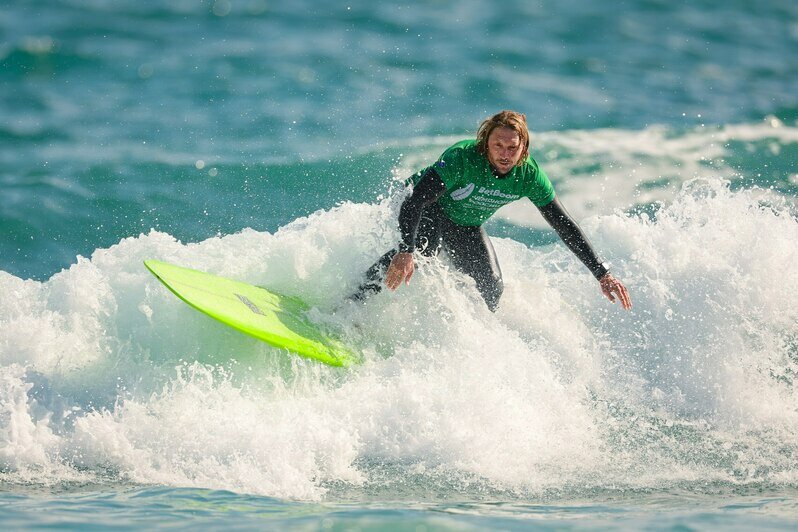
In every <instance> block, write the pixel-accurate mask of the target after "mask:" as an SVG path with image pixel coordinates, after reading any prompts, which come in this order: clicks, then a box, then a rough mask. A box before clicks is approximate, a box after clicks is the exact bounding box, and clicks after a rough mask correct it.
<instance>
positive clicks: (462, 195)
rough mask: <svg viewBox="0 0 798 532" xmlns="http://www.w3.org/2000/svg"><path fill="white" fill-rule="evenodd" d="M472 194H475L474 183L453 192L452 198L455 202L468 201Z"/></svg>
mask: <svg viewBox="0 0 798 532" xmlns="http://www.w3.org/2000/svg"><path fill="white" fill-rule="evenodd" d="M472 192H474V183H469V184H467V185H466V186H464V187H463V188H458V189H457V190H455V191H453V192H452V193H451V194H450V196H451V197H452V199H453V200H454V201H460V200H464V199H466V198H467V197H468V196H470V195H471V193H472Z"/></svg>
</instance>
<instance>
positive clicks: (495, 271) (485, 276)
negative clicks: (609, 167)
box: [353, 167, 608, 311]
mask: <svg viewBox="0 0 798 532" xmlns="http://www.w3.org/2000/svg"><path fill="white" fill-rule="evenodd" d="M496 178H497V179H502V176H500V175H496ZM445 192H446V185H445V184H444V183H443V181H442V180H441V178H440V176H439V175H438V174H437V172H436V171H435V168H434V167H430V168H428V169H427V171H426V172H425V173H424V175H423V176H422V177H421V179H420V180H419V181H418V183H417V184H416V186H415V187H414V189H413V193H412V194H411V195H410V196H409V197H408V198H407V199H406V200H405V201H404V203H402V206H401V208H400V210H399V229H400V232H401V235H402V240H401V242H400V243H399V246H398V248H397V249H393V250H391V251H389V252H388V253H386V254H385V255H383V256H382V257H381V258H380V260H378V261H377V262H376V263H375V264H374V265H373V266H372V267H371V268H369V270H368V271H367V272H366V282H364V283H363V284H361V285H360V287H359V289H358V291H357V293H355V295H354V296H353V297H354V298H355V299H365V298H366V297H368V295H369V294H370V293H377V292H379V291H380V290H381V289H382V282H383V277H384V276H385V272H386V270H387V268H388V265H389V264H390V263H391V260H392V259H393V257H394V255H396V253H398V252H412V251H417V252H419V253H421V254H422V255H425V256H434V255H437V254H438V253H439V252H440V250H441V248H443V249H445V250H446V252H447V254H448V255H449V257H450V258H451V260H452V263H453V264H454V266H455V267H456V268H457V269H458V270H460V271H462V272H463V273H466V274H468V275H469V276H470V277H471V278H473V279H474V281H475V282H476V285H477V288H478V289H479V292H480V294H482V297H483V298H484V300H485V303H487V305H488V308H490V309H491V310H493V311H495V310H496V308H497V307H498V304H499V299H500V298H501V295H502V292H503V291H504V283H503V282H502V273H501V269H500V268H499V263H498V261H497V259H496V252H495V251H494V249H493V244H492V243H491V241H490V238H488V235H487V233H486V232H485V229H484V228H483V227H482V226H462V225H458V224H455V223H454V222H452V221H451V220H450V219H449V217H448V216H446V214H445V213H444V212H443V209H442V208H441V206H440V205H439V204H438V202H437V200H438V199H439V198H440V197H441V196H442V195H443V194H444V193H445ZM538 209H539V210H540V212H541V214H542V215H543V217H544V218H545V220H546V221H547V222H548V223H549V224H550V225H551V226H552V227H553V228H554V230H555V231H556V232H557V234H558V235H559V236H560V238H561V239H562V240H563V242H565V244H566V245H567V246H568V247H569V248H570V249H571V251H573V252H574V253H575V254H576V256H577V257H578V258H579V260H581V261H582V263H584V264H585V266H587V267H588V269H590V271H591V272H592V273H593V275H594V276H595V277H596V279H601V278H602V277H603V276H604V275H605V274H606V273H607V271H608V270H607V267H606V266H605V265H604V264H603V263H602V262H601V260H600V259H599V258H598V257H597V256H596V253H595V252H594V251H593V248H592V247H591V246H590V243H589V242H588V241H587V238H586V237H585V235H584V233H583V232H582V230H581V229H580V228H579V226H578V225H577V224H576V222H575V221H574V220H573V218H571V216H570V215H569V214H568V213H567V212H566V211H565V209H564V208H563V206H562V205H561V204H560V202H559V200H558V199H557V198H554V200H552V201H551V202H550V203H549V204H547V205H545V206H543V207H538Z"/></svg>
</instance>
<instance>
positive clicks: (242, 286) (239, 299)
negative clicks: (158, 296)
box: [144, 260, 359, 366]
mask: <svg viewBox="0 0 798 532" xmlns="http://www.w3.org/2000/svg"><path fill="white" fill-rule="evenodd" d="M144 265H145V266H146V267H147V269H149V270H150V272H152V274H153V275H155V277H157V278H158V279H159V280H160V281H161V282H162V283H163V284H165V285H166V287H167V288H169V290H171V291H172V292H173V293H174V294H175V295H176V296H177V297H179V298H180V299H182V300H183V301H185V302H186V303H188V304H189V305H191V306H192V307H194V308H195V309H197V310H199V311H200V312H203V313H205V314H207V315H208V316H210V317H212V318H214V319H217V320H219V321H220V322H222V323H224V324H225V325H229V326H230V327H232V328H234V329H236V330H239V331H241V332H243V333H246V334H248V335H250V336H254V337H255V338H257V339H259V340H263V341H264V342H267V343H269V344H271V345H273V346H276V347H281V348H285V349H287V350H289V351H291V352H293V353H296V354H297V355H300V356H303V357H307V358H311V359H314V360H318V361H319V362H323V363H325V364H329V365H331V366H349V365H351V364H354V363H356V362H358V361H359V357H358V356H357V355H356V354H355V353H354V352H353V351H352V350H350V349H349V348H347V347H346V346H345V345H344V344H342V343H341V342H340V341H338V340H336V339H335V338H333V337H331V336H329V335H328V334H325V333H324V332H323V331H322V330H321V329H320V328H319V327H318V326H317V325H315V324H314V323H312V322H311V321H310V320H309V319H308V318H307V316H306V311H307V310H308V309H309V308H310V306H309V305H307V304H306V303H305V302H303V301H302V300H300V299H298V298H296V297H290V296H284V295H281V294H278V293H275V292H271V291H269V290H267V289H265V288H261V287H258V286H253V285H251V284H247V283H242V282H240V281H234V280H232V279H225V278H224V277H218V276H216V275H211V274H209V273H205V272H201V271H198V270H192V269H190V268H184V267H182V266H175V265H173V264H168V263H166V262H161V261H157V260H145V261H144Z"/></svg>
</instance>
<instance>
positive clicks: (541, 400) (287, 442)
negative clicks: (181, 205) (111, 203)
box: [0, 179, 798, 499]
mask: <svg viewBox="0 0 798 532" xmlns="http://www.w3.org/2000/svg"><path fill="white" fill-rule="evenodd" d="M790 208H791V206H790V205H788V204H786V203H785V202H784V200H782V199H780V198H778V197H777V196H775V195H768V194H766V193H763V192H761V191H737V192H732V191H730V190H729V187H728V184H727V183H725V182H723V181H720V180H716V179H710V180H698V181H693V182H690V183H688V184H687V185H686V186H685V187H684V188H683V190H682V191H681V192H680V193H679V194H678V195H677V197H676V199H675V201H673V202H672V203H671V204H668V205H666V206H663V207H662V208H661V209H660V210H659V211H658V212H657V213H656V215H655V217H654V218H652V217H651V216H649V215H641V216H635V217H630V216H626V215H622V214H618V213H616V214H609V215H604V216H600V217H594V218H590V219H587V220H585V221H584V227H585V229H586V231H587V232H588V233H589V234H590V235H592V237H593V240H594V244H595V245H596V247H597V248H599V249H600V250H602V251H603V252H604V254H605V255H606V256H607V257H608V258H610V259H611V260H612V262H613V263H614V269H615V271H616V272H617V274H618V275H619V276H620V277H621V278H623V279H624V281H625V282H626V283H627V285H628V287H629V290H630V293H631V295H632V299H633V302H634V305H635V307H634V309H633V311H632V312H629V313H625V312H623V311H622V310H621V309H620V308H619V307H618V306H617V305H611V304H610V303H609V302H607V301H606V300H604V299H603V298H602V296H601V294H600V292H599V290H598V286H597V283H596V282H595V281H594V280H593V279H592V277H591V276H590V275H589V274H588V273H587V272H586V271H585V270H584V268H583V266H581V265H580V264H579V263H578V262H577V261H576V260H575V259H574V258H573V256H572V255H571V254H570V253H569V252H568V251H567V250H565V248H564V247H563V246H561V245H559V244H557V245H553V246H547V247H544V248H533V249H530V248H528V247H526V246H524V245H521V244H519V243H517V242H514V241H511V240H505V239H496V240H495V246H496V250H497V253H498V256H499V260H500V262H501V264H502V268H503V272H504V276H505V281H506V291H505V294H504V298H503V300H502V304H501V307H500V309H499V311H498V312H497V313H496V314H493V313H491V312H489V311H488V309H487V308H486V306H485V305H484V303H483V302H482V300H481V299H480V297H479V296H478V294H477V292H476V290H475V289H474V287H473V285H472V283H470V282H469V280H468V279H465V278H463V277H462V276H460V275H458V274H456V273H455V272H453V271H451V270H450V269H449V267H448V265H447V262H446V260H445V258H441V259H431V260H424V261H422V262H421V264H420V267H419V270H418V272H417V274H416V276H415V277H414V278H413V282H412V283H411V284H410V285H409V286H403V287H402V288H401V289H400V290H399V291H397V292H396V293H383V294H380V295H377V296H375V297H374V298H372V299H371V300H370V301H369V302H368V303H367V304H366V305H359V304H354V303H345V304H343V305H341V302H342V300H343V299H344V297H345V296H346V295H347V294H348V293H350V292H351V291H352V290H353V289H354V287H355V286H356V285H357V283H358V282H359V281H360V278H361V277H360V276H361V275H362V272H363V271H364V270H365V269H366V268H367V267H368V266H369V265H370V263H371V262H372V261H374V260H375V259H376V258H377V257H378V256H379V255H380V253H382V252H383V251H384V250H385V249H387V248H388V247H389V246H390V245H391V243H392V242H394V241H395V239H396V229H395V227H394V220H395V215H396V209H397V198H396V197H392V198H389V199H386V200H385V201H383V202H382V203H380V204H376V205H364V204H343V205H340V206H338V207H336V208H334V209H331V210H329V211H320V212H317V213H315V214H313V215H311V216H309V217H307V218H302V219H299V220H296V221H295V222H293V223H291V224H289V225H287V226H285V227H283V228H282V229H280V230H279V231H277V232H276V233H275V234H268V233H260V232H256V231H252V230H245V231H242V232H241V233H238V234H234V235H229V236H225V237H221V238H212V239H209V240H206V241H204V242H199V243H191V244H184V243H181V242H178V241H176V240H175V239H173V238H172V237H171V236H169V235H167V234H163V233H159V232H151V233H149V234H146V235H140V236H138V237H133V238H128V239H125V240H123V241H121V242H120V243H119V244H118V245H116V246H113V247H111V248H108V249H98V250H97V251H96V252H95V253H94V254H93V255H92V257H91V258H89V259H79V260H78V261H77V263H76V264H75V265H73V266H72V267H71V268H69V269H68V270H65V271H62V272H60V273H58V274H56V275H54V276H53V277H52V278H50V279H49V280H47V281H45V282H43V283H39V282H35V281H25V280H21V279H18V278H15V277H13V276H11V275H7V274H2V275H1V276H0V290H2V293H3V294H4V297H3V300H2V305H0V318H1V320H0V338H2V341H0V363H2V368H1V372H0V469H1V470H2V473H0V475H1V476H2V477H3V478H6V479H9V478H11V479H19V478H29V479H30V478H33V479H38V480H36V482H40V481H42V480H41V479H42V478H44V479H49V481H58V480H59V479H69V478H71V477H70V475H72V476H75V475H81V474H84V475H85V474H88V475H92V476H95V477H96V478H108V477H111V478H116V479H121V480H123V481H132V482H141V483H157V484H166V485H180V486H203V487H211V488H224V489H231V490H236V491H245V492H254V493H260V494H266V495H271V496H278V497H288V498H300V499H318V498H320V497H323V496H324V493H325V491H326V490H327V489H329V488H330V487H331V486H337V485H341V484H345V485H349V486H360V488H359V489H364V490H368V489H378V488H379V484H380V482H381V480H380V478H381V477H380V476H379V475H378V474H377V472H378V471H383V470H384V468H385V467H390V468H392V469H391V471H393V472H394V473H393V474H392V477H391V480H390V482H393V483H396V482H397V478H398V479H406V482H408V483H409V482H411V479H412V482H413V483H415V485H416V489H418V490H421V491H423V490H424V489H425V482H428V483H429V485H434V484H435V483H436V482H439V480H440V479H441V478H445V479H448V484H447V485H450V486H451V485H455V486H456V488H453V489H458V490H466V491H467V490H468V489H469V488H468V486H469V485H471V483H474V482H478V483H482V484H480V485H484V484H485V483H486V484H487V485H489V486H491V487H494V488H500V489H513V490H523V491H539V490H546V489H555V490H568V489H569V487H573V486H591V485H592V486H598V487H601V486H610V485H612V486H621V487H622V486H631V487H652V486H654V487H656V486H660V485H671V484H674V483H679V482H714V481H719V482H731V483H738V482H767V483H774V484H784V483H794V482H796V481H798V478H796V474H795V470H794V464H793V463H792V460H791V459H790V457H791V456H794V455H795V453H796V452H798V411H796V407H797V406H798V394H797V393H796V388H795V384H794V383H795V379H796V378H798V273H796V270H795V268H794V265H795V264H796V263H797V262H798V251H797V250H796V246H795V242H798V223H796V220H795V218H794V217H793V216H792V215H790ZM145 258H158V259H162V260H167V261H171V262H175V263H179V264H183V265H186V266H191V267H196V268H200V269H204V270H207V271H212V272H215V273H217V274H220V275H225V276H230V277H234V278H238V279H241V280H244V281H248V282H251V283H254V284H261V285H268V286H270V287H272V288H274V289H276V290H281V291H284V292H288V293H292V294H297V295H300V296H302V297H304V298H305V299H307V300H308V301H310V302H311V303H312V304H313V305H315V306H316V310H315V311H314V316H316V317H317V318H318V319H320V320H321V321H322V322H323V323H324V324H325V326H327V327H331V328H334V329H336V330H338V331H339V333H340V334H341V335H342V336H343V337H344V338H345V340H346V341H347V342H348V343H350V344H351V345H353V346H355V347H357V348H358V349H360V350H362V352H363V353H364V354H365V355H366V358H367V360H366V362H365V364H364V365H362V366H360V367H356V368H353V369H351V370H338V369H333V368H328V367H325V366H320V365H318V364H315V363H312V362H307V361H303V360H299V359H297V358H294V357H291V356H289V355H287V354H285V353H283V352H281V351H279V350H276V349H272V348H270V347H269V346H267V345H266V344H263V343H260V342H258V341H256V340H253V339H250V338H248V337H245V336H243V335H240V334H238V333H236V332H234V331H232V330H229V329H228V328H226V327H224V326H222V325H220V324H217V323H216V322H213V321H212V320H210V319H209V318H207V317H205V316H203V315H201V314H199V313H197V312H195V311H194V310H192V309H190V308H189V307H188V306H186V305H185V304H183V303H182V302H181V301H179V300H178V299H177V298H175V297H174V296H173V295H172V294H170V293H169V292H168V291H167V290H166V289H165V288H164V287H163V286H162V285H160V284H159V282H158V281H157V280H156V279H154V278H153V277H152V276H151V275H150V274H149V273H148V272H147V271H146V270H145V268H144V267H143V265H142V260H143V259H145ZM333 311H335V312H334V313H333ZM419 479H420V480H419ZM425 479H426V480H425Z"/></svg>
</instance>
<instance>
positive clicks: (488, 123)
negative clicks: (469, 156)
mask: <svg viewBox="0 0 798 532" xmlns="http://www.w3.org/2000/svg"><path fill="white" fill-rule="evenodd" d="M497 127H506V128H509V129H512V130H513V131H515V132H516V133H518V138H519V139H520V140H521V144H523V146H524V152H523V153H522V154H521V157H520V158H519V159H518V162H517V163H516V166H520V165H522V164H524V161H526V159H527V157H529V128H528V127H527V125H526V116H525V115H523V114H521V113H518V112H516V111H501V112H498V113H496V114H495V115H493V116H491V117H490V118H488V119H486V120H485V121H483V122H482V124H480V126H479V129H478V130H477V151H478V152H479V153H481V154H482V155H484V156H485V157H487V156H488V138H489V137H490V134H491V133H493V130H494V129H496V128H497Z"/></svg>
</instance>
